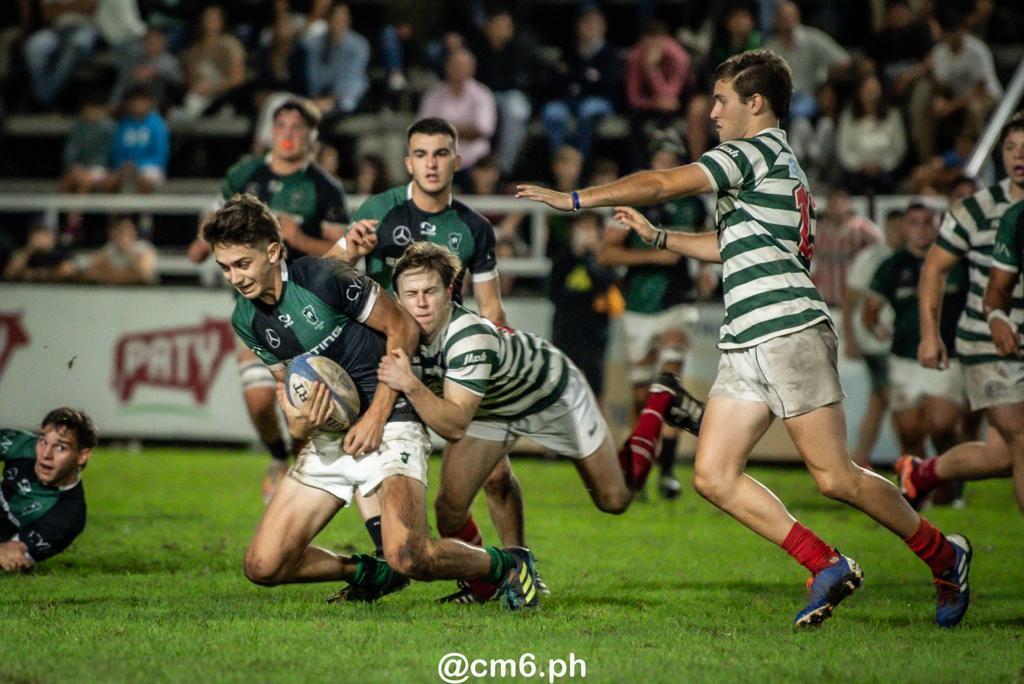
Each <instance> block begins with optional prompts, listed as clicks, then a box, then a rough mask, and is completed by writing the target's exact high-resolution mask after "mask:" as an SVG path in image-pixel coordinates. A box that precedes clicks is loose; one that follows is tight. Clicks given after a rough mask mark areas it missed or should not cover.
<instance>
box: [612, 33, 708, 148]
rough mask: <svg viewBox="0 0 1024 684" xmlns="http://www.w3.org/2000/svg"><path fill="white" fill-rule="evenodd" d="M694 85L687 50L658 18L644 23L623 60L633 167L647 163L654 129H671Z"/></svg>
mask: <svg viewBox="0 0 1024 684" xmlns="http://www.w3.org/2000/svg"><path fill="white" fill-rule="evenodd" d="M693 84H694V74H693V69H692V67H691V60H690V53H688V52H687V51H686V50H685V49H684V48H683V46H682V45H680V44H679V43H678V42H676V40H675V39H674V38H672V36H671V35H669V32H668V28H667V27H666V26H665V24H663V23H662V22H660V21H652V22H650V23H649V24H647V25H646V26H645V27H644V29H643V31H642V32H641V33H640V40H639V42H637V44H636V45H634V46H633V48H632V49H631V50H630V51H629V56H628V57H627V59H626V99H627V101H628V103H629V108H630V110H632V116H631V118H632V125H631V126H630V130H631V135H632V138H633V140H632V144H631V145H630V149H631V150H632V153H633V156H634V157H635V159H634V160H633V161H634V164H633V167H634V168H641V167H644V166H645V165H646V163H647V160H648V157H649V154H648V145H649V143H650V140H651V138H652V134H653V132H654V131H656V130H664V129H670V128H672V127H673V126H674V124H675V120H676V118H677V117H678V116H679V114H680V112H681V111H682V110H683V100H684V97H688V96H689V95H690V92H691V91H692V88H693Z"/></svg>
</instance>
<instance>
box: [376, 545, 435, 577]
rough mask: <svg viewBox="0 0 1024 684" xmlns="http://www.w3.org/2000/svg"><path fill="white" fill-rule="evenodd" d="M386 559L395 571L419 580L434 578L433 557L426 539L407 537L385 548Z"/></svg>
mask: <svg viewBox="0 0 1024 684" xmlns="http://www.w3.org/2000/svg"><path fill="white" fill-rule="evenodd" d="M384 559H385V560H386V561H387V562H388V565H390V566H391V569H392V570H394V571H395V572H397V573H399V574H402V575H405V576H406V577H411V578H413V579H418V580H429V579H432V571H433V559H432V557H431V554H430V544H429V543H428V541H427V540H426V539H406V540H405V541H403V542H402V543H400V544H396V545H394V546H391V547H386V548H385V549H384Z"/></svg>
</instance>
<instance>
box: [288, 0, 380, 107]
mask: <svg viewBox="0 0 1024 684" xmlns="http://www.w3.org/2000/svg"><path fill="white" fill-rule="evenodd" d="M302 42H303V45H304V46H305V48H306V53H307V54H306V81H307V86H308V87H309V92H310V94H311V95H312V96H313V97H314V98H316V103H317V105H319V106H320V108H321V109H323V110H324V111H325V112H326V111H334V112H340V113H342V114H347V113H349V112H351V111H354V110H355V109H356V107H358V106H359V103H360V102H361V101H362V99H363V95H364V94H365V93H366V91H367V89H369V87H370V81H369V77H368V76H367V74H366V65H367V63H368V62H369V61H370V43H369V41H367V40H366V38H364V37H363V36H362V35H360V34H358V33H356V32H355V31H353V30H352V13H351V11H350V10H349V8H348V5H346V4H344V3H341V4H337V5H334V6H333V7H332V8H331V11H330V14H328V15H327V20H326V21H315V22H313V23H312V24H310V26H309V28H307V29H306V34H305V36H303V39H302Z"/></svg>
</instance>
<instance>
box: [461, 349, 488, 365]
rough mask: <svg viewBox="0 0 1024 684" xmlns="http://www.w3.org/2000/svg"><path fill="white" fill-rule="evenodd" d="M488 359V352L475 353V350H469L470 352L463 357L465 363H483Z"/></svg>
mask: <svg viewBox="0 0 1024 684" xmlns="http://www.w3.org/2000/svg"><path fill="white" fill-rule="evenodd" d="M486 360H487V354H484V353H483V352H480V353H479V354H474V353H473V352H469V353H468V354H466V355H465V356H463V357H462V363H463V365H465V364H468V363H483V362H484V361H486Z"/></svg>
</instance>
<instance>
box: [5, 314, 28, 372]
mask: <svg viewBox="0 0 1024 684" xmlns="http://www.w3.org/2000/svg"><path fill="white" fill-rule="evenodd" d="M27 345H28V333H27V332H25V328H23V327H22V325H21V313H15V314H5V313H0V377H3V374H4V368H6V367H7V361H8V360H10V358H11V356H12V355H13V354H14V350H15V349H17V348H18V347H25V346H27Z"/></svg>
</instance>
